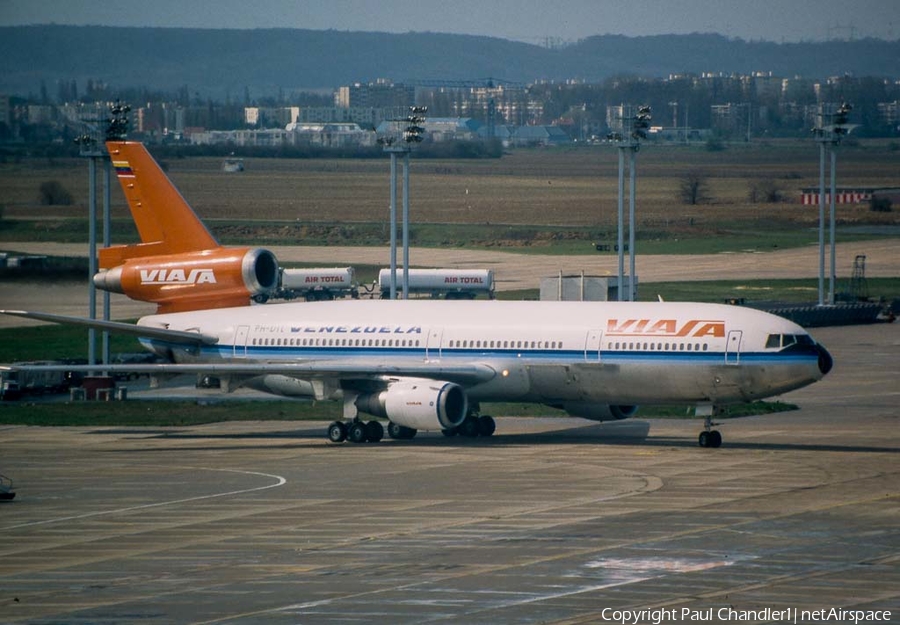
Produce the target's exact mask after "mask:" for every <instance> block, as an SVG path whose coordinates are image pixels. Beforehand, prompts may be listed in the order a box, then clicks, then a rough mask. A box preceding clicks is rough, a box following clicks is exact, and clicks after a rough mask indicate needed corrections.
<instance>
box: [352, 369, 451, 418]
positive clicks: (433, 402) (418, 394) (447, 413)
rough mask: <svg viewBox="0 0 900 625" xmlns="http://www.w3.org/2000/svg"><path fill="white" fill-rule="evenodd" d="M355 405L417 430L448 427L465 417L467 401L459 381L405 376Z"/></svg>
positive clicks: (362, 396) (377, 415)
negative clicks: (457, 382) (456, 382)
mask: <svg viewBox="0 0 900 625" xmlns="http://www.w3.org/2000/svg"><path fill="white" fill-rule="evenodd" d="M356 407H357V408H358V409H359V410H361V411H363V412H366V413H368V414H371V415H375V416H376V417H383V418H387V419H390V420H391V421H393V422H394V423H396V424H398V425H403V426H406V427H408V428H413V429H416V430H449V429H450V428H454V427H456V426H458V425H460V424H461V423H462V422H463V421H464V420H465V418H466V413H467V411H468V401H467V399H466V392H465V390H463V388H462V387H461V386H460V385H458V384H454V383H452V382H441V381H439V380H426V379H419V378H405V379H402V380H399V381H397V382H394V383H393V384H391V385H390V386H389V387H388V388H387V390H384V391H382V392H380V393H372V394H368V395H360V396H359V397H357V398H356Z"/></svg>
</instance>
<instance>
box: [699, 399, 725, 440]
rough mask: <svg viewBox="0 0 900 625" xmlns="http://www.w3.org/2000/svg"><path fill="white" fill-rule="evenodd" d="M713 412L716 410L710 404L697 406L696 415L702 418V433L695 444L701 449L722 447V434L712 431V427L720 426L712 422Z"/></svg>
mask: <svg viewBox="0 0 900 625" xmlns="http://www.w3.org/2000/svg"><path fill="white" fill-rule="evenodd" d="M715 412H716V408H715V406H713V405H712V404H706V405H698V406H697V410H696V415H697V416H698V417H700V416H702V417H704V421H703V431H702V432H700V436H698V437H697V442H698V443H699V444H700V446H701V447H712V448H717V447H721V446H722V433H721V432H719V430H714V429H713V427H714V426H716V425H720V424H718V423H714V422H713V420H712V418H713V415H714V414H715Z"/></svg>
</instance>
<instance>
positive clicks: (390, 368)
mask: <svg viewBox="0 0 900 625" xmlns="http://www.w3.org/2000/svg"><path fill="white" fill-rule="evenodd" d="M107 148H108V150H109V153H110V156H111V158H112V160H113V163H114V164H115V167H116V171H117V174H118V178H119V181H120V183H121V185H122V188H123V191H124V192H125V197H126V199H127V200H128V205H129V208H130V210H131V213H132V216H133V218H134V220H135V223H136V224H137V226H138V232H139V233H140V237H141V243H139V244H136V245H127V246H116V247H110V248H106V249H104V250H102V252H101V254H100V261H101V262H100V266H101V267H102V268H103V269H104V271H102V272H101V273H100V274H98V275H97V276H96V278H95V284H96V285H97V286H98V287H100V288H105V289H108V290H113V291H117V292H122V293H125V294H126V295H128V296H129V297H131V298H133V299H138V300H142V301H149V302H154V303H156V304H157V306H158V310H157V313H156V314H154V315H149V316H146V317H143V318H141V319H140V320H139V321H138V323H137V325H132V324H126V323H119V322H102V321H91V320H86V319H80V318H72V317H62V316H59V315H48V314H44V313H38V312H27V311H3V312H5V313H6V314H13V315H20V316H26V317H31V318H35V319H43V320H47V321H54V322H60V323H75V324H80V325H89V326H94V327H98V328H103V329H107V330H110V331H117V332H126V333H130V334H134V335H137V336H138V337H139V338H140V339H141V342H142V344H143V345H144V346H145V347H146V348H147V349H149V350H150V351H152V352H153V353H155V354H157V355H158V356H160V357H162V358H163V359H164V360H165V361H166V362H165V363H161V364H154V365H127V366H111V365H108V366H104V369H106V370H109V371H115V370H117V369H122V370H127V371H130V372H148V373H156V374H163V373H207V374H211V375H217V376H219V377H220V378H221V379H222V380H223V382H224V385H225V387H226V388H227V389H235V388H237V387H239V386H246V387H251V388H255V389H259V390H262V391H265V392H269V393H274V394H278V395H284V396H295V397H311V398H316V399H319V400H325V399H332V400H336V401H341V402H342V403H343V414H344V419H342V420H340V421H335V422H334V423H332V424H331V426H330V427H329V428H328V433H327V435H328V438H329V439H330V440H332V441H334V442H343V441H344V440H351V441H354V442H362V441H366V440H369V441H376V440H380V439H381V438H382V437H383V435H384V427H383V425H382V424H381V423H380V422H379V421H378V420H377V418H381V419H387V432H388V434H389V435H390V436H391V437H393V438H412V437H413V436H414V435H415V434H416V432H417V431H419V430H426V431H428V430H432V431H434V430H440V431H442V432H443V433H444V434H446V435H455V434H461V435H464V436H489V435H491V434H493V432H494V430H495V427H496V423H495V421H494V420H493V419H492V418H491V417H490V416H488V415H486V414H483V413H482V406H483V405H487V404H489V403H491V402H500V401H504V402H506V401H516V402H534V403H540V404H545V405H548V406H553V407H557V408H561V409H563V410H565V411H566V412H568V413H569V414H571V415H575V416H579V417H584V418H587V419H591V420H597V421H606V420H617V419H625V418H628V417H631V416H633V415H634V414H636V412H637V407H638V406H639V405H641V404H687V405H694V406H696V407H697V412H698V415H701V416H705V426H704V429H703V431H702V432H701V433H700V436H699V442H700V444H701V445H702V446H704V447H718V446H719V445H721V442H722V437H721V434H720V433H719V432H718V431H717V430H714V429H712V426H713V423H712V415H713V412H714V410H713V409H714V408H715V407H717V406H721V405H726V404H732V403H740V402H746V401H752V400H756V399H762V398H766V397H771V396H775V395H779V394H782V393H785V392H787V391H790V390H793V389H797V388H801V387H803V386H806V385H808V384H811V383H813V382H815V381H817V380H819V379H821V378H822V377H823V376H824V375H825V374H827V373H828V372H829V371H830V369H831V367H832V359H831V356H830V355H829V353H828V351H827V350H826V349H825V348H824V347H823V346H822V345H820V344H818V343H817V342H816V341H815V340H814V339H813V338H812V337H811V336H810V335H809V334H808V333H807V332H806V331H805V330H804V329H803V328H801V327H800V326H798V325H797V324H795V323H793V322H791V321H788V320H786V319H783V318H781V317H777V316H774V315H771V314H768V313H765V312H761V311H757V310H753V309H749V308H743V307H737V306H726V305H718V304H701V303H684V302H681V303H669V302H534V301H529V302H525V301H521V302H513V301H496V300H490V301H437V300H362V301H360V300H344V301H325V302H303V303H281V304H267V305H253V304H252V300H251V298H253V297H254V296H256V295H259V294H263V293H265V292H267V291H268V290H270V289H272V288H274V287H275V285H276V282H277V273H278V263H277V261H276V259H275V257H274V255H272V254H271V252H268V251H266V250H262V249H257V248H230V247H223V246H220V245H219V244H218V242H217V241H216V240H215V238H214V237H213V236H212V235H211V234H210V233H209V231H208V230H207V229H206V228H205V227H204V226H203V224H202V222H201V221H200V220H199V219H198V218H197V216H196V214H195V213H194V212H193V210H192V209H191V208H190V206H189V205H188V204H187V202H186V201H185V200H184V199H183V198H182V197H181V195H180V194H179V193H178V191H177V190H176V189H175V187H174V186H173V185H172V183H171V181H169V179H168V178H167V177H166V176H165V174H164V173H163V172H162V170H161V169H160V168H159V166H158V165H157V164H156V162H155V161H154V160H153V158H152V157H151V156H150V154H149V153H148V152H147V151H146V149H145V148H144V146H143V145H142V144H140V143H135V142H128V141H111V142H108V143H107ZM67 368H68V369H71V367H67ZM362 414H367V415H371V417H375V418H372V419H370V420H368V421H365V420H363V418H362V416H361V415H362Z"/></svg>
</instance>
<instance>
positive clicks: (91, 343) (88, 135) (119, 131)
mask: <svg viewBox="0 0 900 625" xmlns="http://www.w3.org/2000/svg"><path fill="white" fill-rule="evenodd" d="M109 111H110V116H109V117H107V118H106V119H83V120H81V121H82V123H83V124H84V125H85V127H86V132H85V133H83V134H81V135H79V136H78V137H76V138H75V143H76V144H77V145H78V148H79V150H78V153H79V155H80V156H82V157H85V158H87V159H89V160H88V256H89V258H88V317H89V318H90V319H96V318H97V288H96V286H94V281H93V278H94V276H95V275H96V274H97V272H98V267H97V161H98V160H100V161H103V245H104V247H109V245H110V242H111V241H110V236H111V234H110V233H111V227H110V178H111V170H112V167H111V162H110V159H109V155H108V154H107V153H106V151H105V150H104V149H103V147H102V144H103V141H104V140H106V141H109V140H121V139H124V138H125V135H126V133H127V132H128V113H129V112H130V111H131V107H130V106H129V105H127V104H122V103H121V102H119V101H116V102H115V103H114V104H110V105H109ZM100 123H105V124H106V127H105V129H103V130H102V131H101V129H100V127H99V126H98V124H100ZM109 319H110V294H109V292H108V291H104V292H103V320H104V321H109ZM101 337H102V338H101V341H102V342H101V354H102V356H101V360H102V363H103V364H109V361H110V346H109V332H103V333H102V334H101ZM96 348H97V345H96V330H94V329H93V328H90V329H88V358H87V360H88V363H89V364H91V365H93V364H96V362H97V353H96ZM93 374H94V372H91V375H93Z"/></svg>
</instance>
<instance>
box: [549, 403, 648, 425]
mask: <svg viewBox="0 0 900 625" xmlns="http://www.w3.org/2000/svg"><path fill="white" fill-rule="evenodd" d="M561 408H562V409H563V410H565V411H566V412H567V413H569V414H570V415H572V416H573V417H581V418H583V419H590V420H591V421H619V420H621V419H627V418H629V417H633V416H634V415H635V414H636V413H637V410H638V407H637V406H610V405H607V404H592V403H590V402H582V401H572V402H566V403H564V404H563V405H562V406H561Z"/></svg>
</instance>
